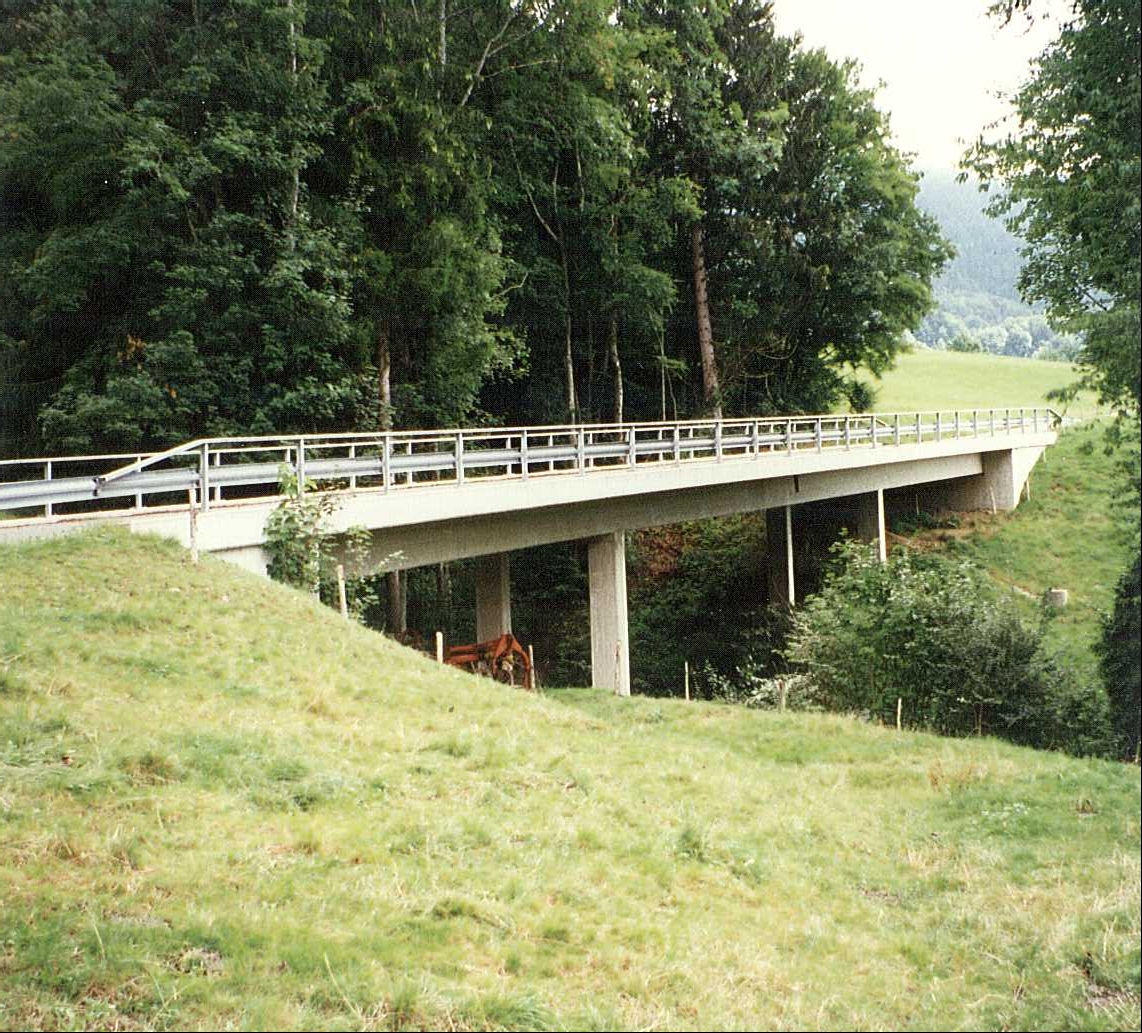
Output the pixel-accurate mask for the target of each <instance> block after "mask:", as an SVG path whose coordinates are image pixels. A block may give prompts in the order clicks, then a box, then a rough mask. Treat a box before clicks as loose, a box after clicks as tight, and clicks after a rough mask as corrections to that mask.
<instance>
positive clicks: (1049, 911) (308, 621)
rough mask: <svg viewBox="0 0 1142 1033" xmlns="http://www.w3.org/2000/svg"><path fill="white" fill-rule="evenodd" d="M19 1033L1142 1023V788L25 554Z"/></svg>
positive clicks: (13, 1001) (3, 913)
mask: <svg viewBox="0 0 1142 1033" xmlns="http://www.w3.org/2000/svg"><path fill="white" fill-rule="evenodd" d="M0 584H2V585H3V586H4V591H3V593H2V595H0V718H2V722H3V728H2V730H0V849H2V851H3V864H2V866H0V1024H2V1025H3V1026H4V1027H6V1028H28V1027H32V1028H53V1029H63V1028H113V1029H137V1028H175V1027H177V1028H210V1029H217V1028H251V1029H277V1028H329V1029H362V1028H413V1027H417V1028H424V1027H429V1028H441V1029H444V1028H447V1029H539V1028H568V1029H603V1028H607V1029H623V1028H630V1029H634V1028H644V1029H645V1028H651V1027H656V1028H677V1029H691V1028H692V1029H722V1028H725V1029H733V1028H739V1029H746V1028H748V1029H758V1028H774V1029H785V1028H788V1029H818V1028H819V1029H854V1028H856V1029H886V1028H892V1029H917V1030H919V1029H933V1028H962V1029H984V1028H989V1029H999V1028H1006V1029H1030V1028H1051V1029H1056V1028H1058V1029H1131V1028H1134V1029H1137V1028H1138V1023H1139V806H1140V802H1139V777H1138V771H1137V769H1134V768H1129V767H1125V766H1120V765H1114V764H1109V763H1103V762H1084V761H1076V760H1072V759H1067V758H1064V757H1060V756H1055V755H1050V754H1038V753H1034V752H1031V751H1026V750H1020V749H1016V748H1014V747H1009V746H1007V745H1004V744H1001V743H998V742H995V741H990V740H984V741H949V740H938V739H934V738H931V737H928V736H924V735H917V734H897V733H895V732H893V731H890V730H886V729H882V728H877V727H871V726H867V725H863V724H860V723H857V722H853V721H849V720H846V719H843V718H839V717H832V716H820V715H787V714H786V715H779V714H773V713H761V712H755V711H745V710H738V709H733V708H729V707H723V706H716V705H704V704H685V703H682V702H670V701H656V700H639V699H632V700H618V699H615V698H612V697H609V696H605V695H601V694H598V693H594V692H588V691H581V690H580V691H568V692H562V693H558V694H553V695H551V696H549V697H546V698H538V697H534V696H529V695H526V694H523V693H521V692H519V691H518V690H512V689H508V688H506V687H502V686H498V685H495V684H493V683H490V682H486V681H481V680H477V679H473V678H469V677H467V676H464V675H461V674H459V673H455V672H451V671H447V670H442V669H441V668H439V667H437V666H435V665H434V664H432V663H430V662H429V661H427V660H424V659H422V658H421V657H418V656H416V655H414V654H412V653H410V652H409V651H407V650H404V649H401V648H400V647H398V646H396V645H394V644H391V643H390V642H388V641H386V640H385V639H383V638H382V637H380V636H379V635H376V634H373V633H370V632H368V631H366V630H364V629H362V628H359V627H356V626H349V625H347V624H345V623H344V622H342V621H341V620H340V619H339V618H338V617H337V616H336V615H335V614H333V613H331V612H330V611H328V610H325V609H322V608H321V607H319V606H318V605H317V604H315V603H314V602H313V601H311V600H310V599H308V598H305V597H303V596H301V595H299V594H297V593H295V592H292V591H290V590H287V589H284V588H281V587H280V586H276V585H273V584H270V583H266V582H262V581H258V580H256V579H253V578H251V577H249V576H248V575H245V574H243V573H242V572H240V571H237V570H232V569H230V568H228V567H226V566H225V565H223V564H221V563H216V562H211V561H204V562H203V563H202V565H200V566H198V567H193V566H191V565H190V564H189V563H188V562H187V560H186V558H185V556H184V554H183V553H181V552H180V551H179V550H178V549H177V548H175V547H173V546H171V545H167V544H163V543H158V542H155V541H150V540H145V539H139V538H132V537H129V536H127V535H125V534H121V533H110V532H100V533H98V534H96V535H90V536H85V537H74V538H66V539H59V540H56V541H53V542H49V543H42V544H37V545H32V546H24V547H20V548H8V549H3V550H0Z"/></svg>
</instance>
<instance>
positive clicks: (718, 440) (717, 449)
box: [714, 420, 722, 463]
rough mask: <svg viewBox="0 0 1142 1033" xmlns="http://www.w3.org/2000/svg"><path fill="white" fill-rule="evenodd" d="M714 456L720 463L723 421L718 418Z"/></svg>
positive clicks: (715, 429)
mask: <svg viewBox="0 0 1142 1033" xmlns="http://www.w3.org/2000/svg"><path fill="white" fill-rule="evenodd" d="M714 458H715V459H716V460H717V461H718V462H719V463H720V462H721V461H722V421H721V420H717V421H716V422H715V423H714Z"/></svg>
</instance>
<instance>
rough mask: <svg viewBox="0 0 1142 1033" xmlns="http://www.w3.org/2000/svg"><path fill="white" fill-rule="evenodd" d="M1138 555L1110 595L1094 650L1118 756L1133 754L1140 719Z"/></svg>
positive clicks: (1141, 588)
mask: <svg viewBox="0 0 1142 1033" xmlns="http://www.w3.org/2000/svg"><path fill="white" fill-rule="evenodd" d="M1140 594H1142V557H1138V556H1136V557H1135V558H1134V564H1133V565H1132V566H1131V568H1130V569H1129V570H1128V571H1127V572H1126V573H1125V574H1123V575H1122V578H1121V579H1120V580H1119V582H1118V589H1117V591H1116V592H1115V596H1114V611H1113V612H1112V613H1111V614H1109V615H1108V616H1107V618H1106V620H1105V621H1104V622H1103V627H1102V638H1101V640H1100V641H1099V643H1098V645H1097V647H1096V649H1097V652H1098V666H1099V673H1100V674H1101V675H1102V681H1103V684H1104V685H1105V686H1106V694H1107V696H1108V697H1109V700H1110V720H1111V726H1112V729H1113V733H1112V734H1113V736H1114V752H1115V754H1116V755H1117V756H1119V757H1137V756H1138V751H1139V738H1140V736H1142V731H1140V729H1139V725H1140V723H1142V721H1140V718H1142V694H1140V691H1139V685H1140V683H1142V670H1140V669H1139V639H1140V628H1139V625H1140V615H1139V609H1140V607H1139V595H1140Z"/></svg>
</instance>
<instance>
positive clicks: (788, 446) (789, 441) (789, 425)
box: [785, 420, 793, 455]
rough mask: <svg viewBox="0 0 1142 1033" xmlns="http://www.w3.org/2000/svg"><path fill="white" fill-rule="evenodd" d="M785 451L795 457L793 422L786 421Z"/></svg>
mask: <svg viewBox="0 0 1142 1033" xmlns="http://www.w3.org/2000/svg"><path fill="white" fill-rule="evenodd" d="M785 451H786V452H788V453H789V454H790V455H793V421H792V420H786V421H785Z"/></svg>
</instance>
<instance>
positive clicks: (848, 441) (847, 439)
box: [845, 416, 853, 452]
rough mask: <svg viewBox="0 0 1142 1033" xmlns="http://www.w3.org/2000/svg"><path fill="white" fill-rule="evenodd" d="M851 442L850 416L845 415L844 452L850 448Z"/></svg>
mask: <svg viewBox="0 0 1142 1033" xmlns="http://www.w3.org/2000/svg"><path fill="white" fill-rule="evenodd" d="M852 444H853V428H852V417H851V416H846V417H845V451H846V452H847V451H848V450H849V449H850V448H852Z"/></svg>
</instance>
